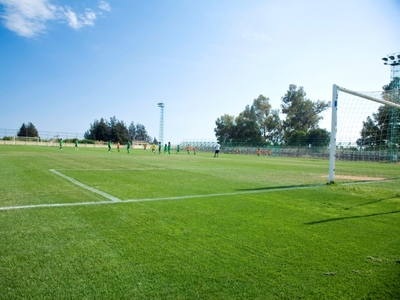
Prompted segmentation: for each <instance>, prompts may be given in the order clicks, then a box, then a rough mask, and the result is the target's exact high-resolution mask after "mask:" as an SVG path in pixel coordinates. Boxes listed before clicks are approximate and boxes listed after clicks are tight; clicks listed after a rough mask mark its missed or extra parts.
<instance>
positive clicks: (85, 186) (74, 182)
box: [49, 169, 121, 202]
mask: <svg viewBox="0 0 400 300" xmlns="http://www.w3.org/2000/svg"><path fill="white" fill-rule="evenodd" d="M49 171H50V172H53V173H54V174H56V175H58V176H60V177H62V178H64V179H67V180H69V181H71V182H72V183H73V184H76V185H78V186H80V187H82V188H84V189H87V190H89V191H91V192H93V193H96V194H99V195H101V196H103V197H104V198H106V199H109V200H111V201H113V202H120V201H121V200H120V199H118V198H116V197H114V196H111V195H109V194H107V193H104V192H102V191H100V190H98V189H95V188H92V187H90V186H88V185H86V184H83V183H82V182H79V181H78V180H75V179H73V178H71V177H68V176H67V175H64V174H63V173H60V172H58V171H56V170H54V169H50V170H49Z"/></svg>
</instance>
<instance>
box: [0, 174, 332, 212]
mask: <svg viewBox="0 0 400 300" xmlns="http://www.w3.org/2000/svg"><path fill="white" fill-rule="evenodd" d="M64 176H65V175H64ZM64 176H63V177H64ZM65 177H68V176H65ZM71 179H72V178H71ZM68 180H69V179H68ZM73 180H74V179H73ZM74 181H76V180H74ZM321 186H326V184H316V185H309V186H294V187H284V188H279V187H277V188H271V189H259V190H248V191H239V192H231V193H220V194H203V195H189V196H175V197H160V198H142V199H128V200H119V201H112V202H110V201H98V202H76V203H53V204H34V205H21V206H8V207H0V211H1V210H14V209H24V208H46V207H47V208H49V207H64V206H85V205H103V204H117V203H132V202H150V201H171V200H185V199H194V198H207V197H220V196H237V195H246V194H261V193H269V192H277V191H288V190H297V189H308V188H317V187H321ZM89 190H91V189H89ZM93 190H96V189H93ZM96 191H97V190H96ZM99 192H100V191H99Z"/></svg>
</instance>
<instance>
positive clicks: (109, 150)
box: [107, 141, 111, 153]
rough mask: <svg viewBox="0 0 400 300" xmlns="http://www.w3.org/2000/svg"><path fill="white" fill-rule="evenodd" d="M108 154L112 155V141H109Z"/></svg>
mask: <svg viewBox="0 0 400 300" xmlns="http://www.w3.org/2000/svg"><path fill="white" fill-rule="evenodd" d="M107 145H108V153H110V152H111V141H108V144H107Z"/></svg>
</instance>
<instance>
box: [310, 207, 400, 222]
mask: <svg viewBox="0 0 400 300" xmlns="http://www.w3.org/2000/svg"><path fill="white" fill-rule="evenodd" d="M397 213H400V210H394V211H389V212H384V213H376V214H369V215H363V216H352V217H340V218H332V219H326V220H320V221H314V222H307V223H305V225H314V224H321V223H328V222H335V221H342V220H351V219H358V218H369V217H376V216H382V215H390V214H397Z"/></svg>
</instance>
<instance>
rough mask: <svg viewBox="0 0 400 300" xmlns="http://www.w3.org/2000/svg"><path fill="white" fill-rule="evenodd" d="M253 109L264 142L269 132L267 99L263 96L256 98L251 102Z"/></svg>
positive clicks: (269, 108) (269, 110) (269, 105)
mask: <svg viewBox="0 0 400 300" xmlns="http://www.w3.org/2000/svg"><path fill="white" fill-rule="evenodd" d="M253 108H254V113H255V116H256V121H257V123H258V126H259V127H260V131H261V134H262V135H263V136H264V140H266V139H267V135H268V132H269V128H268V125H270V122H271V120H270V118H269V117H270V112H271V104H270V103H269V98H266V97H265V96H263V95H260V96H258V98H257V99H254V101H253Z"/></svg>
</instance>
